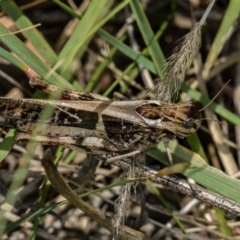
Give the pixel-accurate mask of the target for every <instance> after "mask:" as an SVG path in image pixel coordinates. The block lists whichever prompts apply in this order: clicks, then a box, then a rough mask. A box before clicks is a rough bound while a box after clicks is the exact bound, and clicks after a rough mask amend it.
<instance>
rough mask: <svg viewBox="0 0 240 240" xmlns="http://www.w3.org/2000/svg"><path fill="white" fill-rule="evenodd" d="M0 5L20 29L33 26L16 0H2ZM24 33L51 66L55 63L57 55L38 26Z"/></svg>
mask: <svg viewBox="0 0 240 240" xmlns="http://www.w3.org/2000/svg"><path fill="white" fill-rule="evenodd" d="M0 5H1V7H2V9H3V11H4V12H5V13H6V14H7V15H8V16H10V17H11V18H12V20H13V21H14V22H15V24H16V26H17V27H18V28H19V29H24V28H28V27H31V26H33V23H32V22H31V21H30V20H29V19H28V18H27V17H26V15H25V14H24V13H23V12H22V11H21V10H20V8H19V7H18V6H17V5H16V3H15V2H14V1H12V0H9V1H1V2H0ZM22 34H23V35H24V36H25V37H26V38H27V39H28V40H29V41H30V42H31V44H32V45H33V46H34V47H35V49H36V50H37V51H38V52H39V54H40V55H41V56H42V57H43V58H44V59H46V60H47V62H48V63H49V65H50V66H51V65H53V64H54V62H55V61H56V58H57V56H56V54H55V52H54V51H53V50H52V48H51V47H50V45H49V44H48V42H47V41H46V40H45V39H44V38H43V36H42V35H41V34H40V33H39V32H38V30H37V29H36V28H31V29H28V30H26V31H23V32H22Z"/></svg>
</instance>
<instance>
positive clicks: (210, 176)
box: [148, 142, 240, 203]
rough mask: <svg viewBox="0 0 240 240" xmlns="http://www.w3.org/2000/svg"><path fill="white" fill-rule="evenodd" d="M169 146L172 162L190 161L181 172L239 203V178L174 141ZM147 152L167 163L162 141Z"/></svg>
mask: <svg viewBox="0 0 240 240" xmlns="http://www.w3.org/2000/svg"><path fill="white" fill-rule="evenodd" d="M169 146H170V149H171V152H172V154H173V160H174V163H179V162H186V161H187V162H190V163H191V164H190V167H189V168H187V169H186V170H185V171H184V172H183V174H184V175H185V176H187V177H190V178H192V179H194V180H195V181H196V182H197V183H198V184H201V185H202V186H204V187H206V188H208V189H210V190H212V191H213V192H216V193H218V194H220V195H222V196H225V197H227V198H230V199H232V200H233V201H236V202H238V203H240V199H239V192H240V181H239V180H237V179H233V178H231V177H229V176H228V175H226V174H225V173H223V172H222V171H220V170H218V169H216V168H214V167H211V166H209V165H208V164H206V162H205V161H204V159H202V158H201V157H200V156H199V155H198V154H196V153H193V152H191V151H190V150H188V149H187V148H185V147H183V146H180V145H179V144H177V143H175V142H170V144H169ZM148 154H149V155H150V156H152V157H154V158H156V159H158V160H159V161H161V162H163V163H164V164H167V165H168V164H169V162H168V158H167V155H166V149H165V147H164V146H163V144H162V143H161V144H159V145H158V148H154V149H152V150H150V151H148Z"/></svg>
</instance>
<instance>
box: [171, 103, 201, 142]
mask: <svg viewBox="0 0 240 240" xmlns="http://www.w3.org/2000/svg"><path fill="white" fill-rule="evenodd" d="M175 106H176V113H175V117H174V120H173V122H174V125H175V129H176V135H177V136H178V137H180V138H184V137H187V136H188V135H190V134H192V133H194V132H196V131H197V130H198V128H199V127H200V125H201V122H202V120H201V119H202V114H201V113H200V112H199V108H198V106H197V105H196V104H195V103H193V102H187V103H179V104H176V105H175Z"/></svg>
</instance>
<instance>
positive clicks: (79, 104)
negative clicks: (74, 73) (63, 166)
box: [0, 78, 201, 158]
mask: <svg viewBox="0 0 240 240" xmlns="http://www.w3.org/2000/svg"><path fill="white" fill-rule="evenodd" d="M30 85H31V86H32V87H34V88H37V89H40V90H43V91H45V92H47V93H49V94H52V95H55V96H59V95H61V97H62V98H63V99H67V100H40V99H39V100H38V99H13V98H3V97H1V98H0V116H1V118H2V121H4V125H5V126H7V127H14V128H16V129H17V130H19V133H18V135H17V141H20V142H25V141H29V140H34V141H38V142H40V143H41V144H44V145H60V146H64V147H67V148H70V149H75V150H85V151H86V152H88V153H94V154H109V153H118V154H121V158H122V157H123V158H124V157H125V154H126V153H128V156H129V153H130V155H131V153H133V154H132V155H135V154H136V153H138V152H139V153H140V152H143V151H145V150H147V149H149V148H152V147H154V146H155V145H156V144H158V143H159V142H164V143H167V142H168V141H170V140H172V139H174V138H175V137H180V138H184V137H186V136H188V135H189V134H191V133H194V132H195V131H197V129H198V128H199V126H200V124H201V113H200V112H199V110H198V108H197V107H196V105H195V104H194V103H193V102H187V103H178V104H169V103H163V102H160V101H157V100H137V101H111V100H110V99H108V98H106V97H102V96H100V95H97V94H91V93H84V92H78V91H74V90H65V89H61V88H57V87H55V86H52V85H49V84H46V83H44V82H43V80H41V79H39V78H33V79H31V80H30ZM45 108H48V109H51V110H52V116H51V117H50V118H47V119H42V118H40V114H41V112H42V111H43V109H45ZM36 125H38V126H39V127H38V131H34V129H35V128H36Z"/></svg>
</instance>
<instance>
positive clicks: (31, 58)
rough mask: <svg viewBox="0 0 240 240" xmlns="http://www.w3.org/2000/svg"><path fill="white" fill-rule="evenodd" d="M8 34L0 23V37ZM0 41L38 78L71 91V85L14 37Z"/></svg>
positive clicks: (9, 36)
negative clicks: (37, 75) (36, 74)
mask: <svg viewBox="0 0 240 240" xmlns="http://www.w3.org/2000/svg"><path fill="white" fill-rule="evenodd" d="M7 33H10V32H9V30H8V29H7V28H6V27H5V26H4V25H2V24H1V23H0V35H5V34H7ZM0 40H1V41H2V42H3V43H4V44H5V45H6V46H7V47H8V48H9V49H10V50H12V51H13V52H14V53H15V54H16V55H17V56H18V57H19V58H20V59H21V60H23V61H24V62H25V63H26V64H27V65H29V67H31V68H32V69H33V70H34V71H36V72H37V73H38V74H39V75H40V76H42V77H43V78H44V79H46V80H47V81H48V82H49V83H52V84H54V83H55V82H56V81H57V82H58V83H59V85H61V86H62V87H65V88H69V89H72V85H71V84H69V83H67V82H66V80H65V79H63V78H62V77H61V76H60V75H58V74H57V73H56V72H54V71H53V70H51V69H50V68H49V67H48V66H47V65H46V64H45V63H43V62H42V61H41V60H40V59H39V58H38V57H37V56H36V55H35V54H34V53H33V52H32V51H30V50H29V49H28V48H27V47H26V46H25V45H24V44H23V43H22V42H21V41H20V40H19V39H18V38H17V37H16V36H15V35H8V36H4V37H1V38H0Z"/></svg>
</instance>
